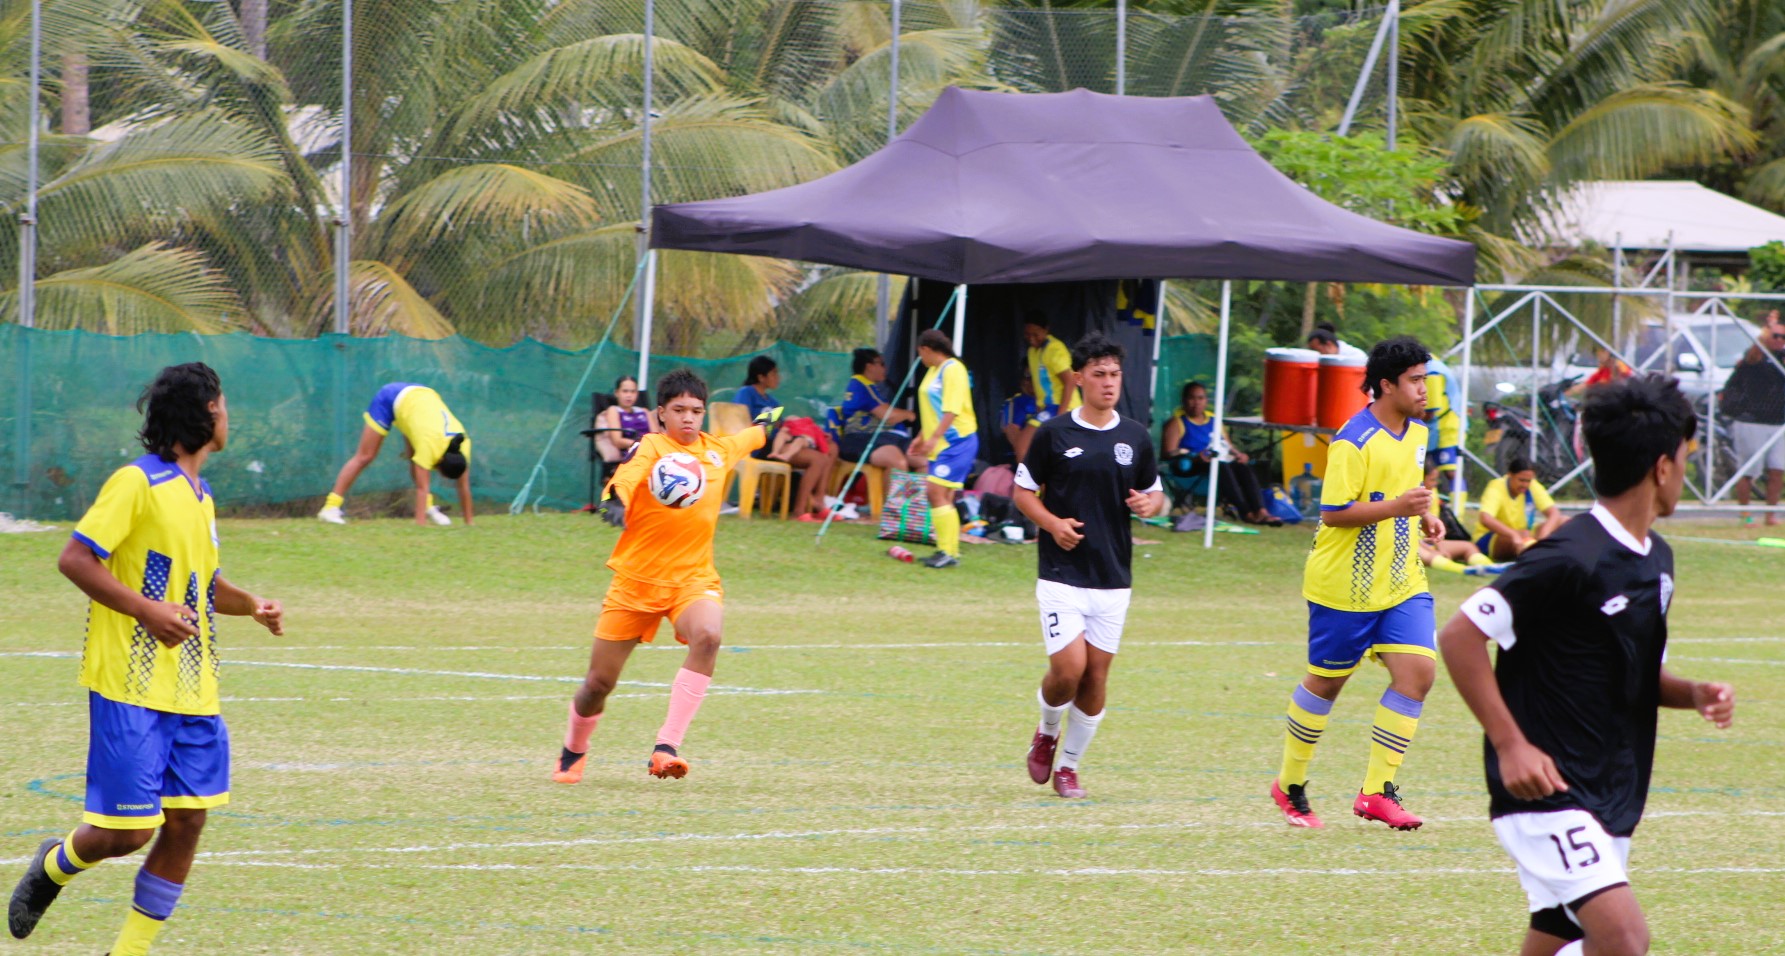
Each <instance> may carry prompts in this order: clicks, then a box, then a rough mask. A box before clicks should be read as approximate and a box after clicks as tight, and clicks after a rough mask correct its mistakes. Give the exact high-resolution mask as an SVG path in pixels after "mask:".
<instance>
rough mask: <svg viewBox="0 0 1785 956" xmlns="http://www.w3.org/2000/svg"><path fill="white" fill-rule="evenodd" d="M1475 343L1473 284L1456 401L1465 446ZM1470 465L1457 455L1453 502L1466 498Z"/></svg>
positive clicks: (1466, 298)
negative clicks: (1467, 473)
mask: <svg viewBox="0 0 1785 956" xmlns="http://www.w3.org/2000/svg"><path fill="white" fill-rule="evenodd" d="M1474 344H1475V288H1474V287H1473V286H1471V287H1470V288H1469V289H1468V291H1466V292H1465V293H1464V294H1463V380H1462V381H1460V382H1458V383H1457V400H1456V403H1455V405H1456V408H1458V409H1461V412H1460V414H1461V415H1462V416H1463V438H1464V441H1463V444H1464V445H1465V446H1466V445H1467V444H1468V436H1469V373H1470V370H1471V369H1472V368H1473V367H1474V358H1475V354H1474V352H1475V350H1474ZM1468 467H1469V463H1468V462H1467V461H1465V460H1464V459H1463V458H1462V456H1461V455H1459V456H1457V470H1456V473H1455V474H1453V475H1451V476H1450V500H1451V502H1452V503H1453V504H1454V503H1459V502H1462V501H1463V500H1464V499H1463V498H1462V494H1463V488H1464V487H1465V484H1466V483H1465V482H1464V481H1463V471H1464V470H1465V469H1467V468H1468ZM1467 510H1468V506H1467V504H1463V505H1462V506H1461V510H1459V511H1457V520H1458V521H1462V520H1463V512H1464V511H1467Z"/></svg>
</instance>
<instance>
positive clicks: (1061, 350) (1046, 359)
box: [1029, 335, 1077, 413]
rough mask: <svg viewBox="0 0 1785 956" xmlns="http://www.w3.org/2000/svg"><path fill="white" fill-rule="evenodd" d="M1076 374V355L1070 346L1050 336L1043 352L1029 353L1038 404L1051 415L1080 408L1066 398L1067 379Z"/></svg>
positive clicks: (1032, 351) (1033, 349) (1030, 371)
mask: <svg viewBox="0 0 1785 956" xmlns="http://www.w3.org/2000/svg"><path fill="white" fill-rule="evenodd" d="M1071 371H1072V353H1071V352H1069V351H1067V349H1066V343H1064V342H1061V341H1060V340H1059V339H1057V338H1054V337H1053V336H1051V335H1050V336H1048V337H1047V341H1046V342H1043V343H1042V344H1041V348H1038V349H1035V348H1032V349H1030V350H1029V379H1030V381H1031V382H1033V383H1034V385H1035V404H1037V405H1039V406H1041V410H1042V411H1045V412H1049V413H1057V412H1065V411H1070V410H1071V409H1072V408H1073V407H1076V404H1077V403H1075V402H1072V396H1071V395H1068V394H1066V393H1067V388H1066V385H1065V378H1066V375H1067V374H1068V373H1069V372H1071Z"/></svg>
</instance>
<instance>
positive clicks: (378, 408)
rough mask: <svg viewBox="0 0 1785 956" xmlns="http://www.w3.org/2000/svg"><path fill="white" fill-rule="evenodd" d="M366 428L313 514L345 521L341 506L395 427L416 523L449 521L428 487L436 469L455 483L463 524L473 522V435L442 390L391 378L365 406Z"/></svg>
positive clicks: (329, 520)
mask: <svg viewBox="0 0 1785 956" xmlns="http://www.w3.org/2000/svg"><path fill="white" fill-rule="evenodd" d="M365 420H366V427H365V428H364V429H362V430H361V431H360V437H359V450H358V451H356V452H354V454H353V457H352V458H349V459H347V464H345V465H342V466H341V473H340V474H339V475H337V476H336V477H335V487H334V489H333V490H332V491H330V492H329V494H328V499H327V500H326V501H324V502H323V505H322V510H321V511H318V512H317V513H316V517H318V518H320V519H322V520H323V521H326V522H328V523H329V524H346V523H347V518H346V517H345V516H344V515H343V514H342V513H341V506H342V504H344V503H345V502H346V500H347V492H348V491H350V490H352V488H353V482H354V480H355V479H357V478H359V475H360V472H362V471H365V470H366V466H368V465H370V464H372V460H373V459H375V458H377V457H378V449H380V448H382V447H383V446H384V437H385V436H386V435H389V434H390V433H391V430H392V429H396V430H397V431H398V432H401V433H402V435H403V440H404V444H405V447H404V449H403V457H404V458H407V459H408V460H409V477H410V479H411V480H412V481H414V482H415V523H416V524H421V525H425V524H427V523H428V522H429V521H432V522H434V523H435V524H438V525H449V524H452V519H451V518H449V517H447V515H446V512H445V511H443V510H441V508H440V507H439V505H437V504H435V503H434V496H433V494H432V493H430V492H429V490H428V473H429V472H434V471H438V472H439V473H440V477H442V478H445V479H446V480H448V481H452V482H457V484H458V493H459V507H460V509H462V510H463V511H464V513H465V523H466V524H470V523H471V474H470V469H471V436H470V435H468V434H466V433H465V426H464V425H463V424H461V423H460V422H459V419H458V417H457V416H455V415H454V414H453V413H452V410H451V409H449V408H447V407H446V403H445V402H444V401H442V400H441V399H440V393H439V392H436V391H434V390H433V389H431V388H429V387H427V386H426V385H415V384H413V383H410V382H392V383H390V384H389V385H386V386H384V387H383V388H381V389H379V390H378V394H377V395H375V396H373V397H372V404H371V405H369V406H367V408H366V414H365Z"/></svg>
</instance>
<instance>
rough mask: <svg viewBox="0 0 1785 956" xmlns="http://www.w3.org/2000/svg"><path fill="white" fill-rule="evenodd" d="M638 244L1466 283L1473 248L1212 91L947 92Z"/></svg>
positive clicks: (944, 262)
mask: <svg viewBox="0 0 1785 956" xmlns="http://www.w3.org/2000/svg"><path fill="white" fill-rule="evenodd" d="M651 241H652V245H654V246H656V247H657V248H662V249H691V250H701V251H706V252H732V253H743V254H747V255H759V256H774V257H777V258H783V259H799V260H804V261H808V262H821V263H829V264H832V265H840V266H849V267H853V268H858V269H867V270H871V271H876V272H891V273H898V274H905V275H913V276H918V277H920V278H924V279H934V280H940V281H943V282H948V283H968V284H982V283H1010V282H1040V281H1063V280H1083V279H1125V278H1160V279H1165V278H1172V279H1176V278H1192V279H1282V280H1290V281H1325V282H1389V283H1397V284H1406V285H1447V286H1463V285H1470V284H1473V282H1474V279H1475V247H1474V246H1473V245H1472V244H1470V243H1467V242H1459V241H1457V240H1454V239H1443V238H1439V237H1437V236H1429V235H1426V234H1424V233H1419V232H1414V231H1412V230H1409V229H1402V228H1399V227H1396V226H1390V225H1387V224H1385V223H1381V222H1377V221H1375V220H1373V219H1369V218H1366V217H1364V216H1360V215H1357V214H1355V213H1352V212H1349V211H1347V210H1345V209H1341V208H1340V207H1338V206H1335V205H1333V204H1331V203H1329V202H1326V201H1325V200H1323V199H1321V198H1319V197H1318V196H1315V195H1314V194H1313V193H1311V192H1309V191H1308V190H1306V189H1304V188H1302V187H1301V186H1300V185H1297V184H1296V183H1295V182H1294V181H1292V180H1290V179H1289V178H1288V177H1286V176H1284V175H1283V174H1281V173H1279V172H1277V171H1276V169H1274V168H1273V167H1272V166H1271V165H1270V163H1268V162H1266V161H1265V159H1264V158H1263V157H1262V156H1260V155H1258V153H1257V152H1255V151H1254V150H1253V149H1252V148H1251V146H1249V145H1247V143H1246V142H1245V140H1243V139H1241V138H1240V135H1239V134H1238V133H1237V132H1235V131H1234V128H1233V126H1232V125H1231V124H1229V123H1228V122H1227V118H1226V117H1224V116H1222V115H1221V110H1220V108H1219V107H1217V106H1216V104H1215V101H1214V100H1213V99H1212V98H1211V97H1207V96H1197V97H1176V98H1157V97H1139V96H1129V97H1118V96H1109V95H1106V94H1102V93H1092V92H1090V91H1087V90H1074V91H1072V92H1070V93H1046V94H1022V93H988V92H980V91H973V90H963V89H959V88H953V87H951V88H949V89H948V90H946V91H944V92H943V94H942V95H941V96H940V97H939V98H938V99H937V100H936V103H935V105H934V106H932V107H931V108H930V109H929V111H928V112H926V113H925V114H924V115H923V116H922V117H920V118H919V119H918V120H917V122H915V123H913V124H912V125H911V128H910V129H907V130H906V131H905V132H904V133H902V134H900V135H899V136H898V137H897V138H896V139H894V140H893V141H892V142H891V143H889V144H887V146H886V147H885V148H883V149H881V150H879V151H878V152H876V153H874V154H873V155H872V156H869V157H867V158H866V159H863V160H862V161H861V162H859V163H856V164H854V165H853V166H850V167H848V168H846V169H842V170H839V171H837V172H835V173H832V174H831V175H829V176H825V177H823V178H821V179H816V180H813V181H811V182H807V183H801V184H800V185H797V186H789V187H787V188H784V189H776V190H771V191H769V192H765V193H757V194H754V195H749V196H739V197H736V198H732V199H713V200H707V201H703V202H688V203H677V204H674V205H667V206H658V207H656V209H655V210H654V211H653V218H652V237H651Z"/></svg>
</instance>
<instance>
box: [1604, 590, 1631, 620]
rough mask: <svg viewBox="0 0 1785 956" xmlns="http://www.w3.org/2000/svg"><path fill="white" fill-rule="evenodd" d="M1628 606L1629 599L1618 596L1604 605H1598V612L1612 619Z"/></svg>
mask: <svg viewBox="0 0 1785 956" xmlns="http://www.w3.org/2000/svg"><path fill="white" fill-rule="evenodd" d="M1629 606H1630V599H1629V598H1627V597H1625V596H1624V595H1622V594H1620V595H1618V596H1617V597H1615V598H1612V599H1611V600H1609V601H1607V602H1605V603H1604V604H1601V605H1599V610H1600V611H1602V612H1604V614H1605V616H1606V617H1612V616H1614V615H1616V614H1619V613H1621V612H1622V611H1623V610H1624V609H1625V608H1627V607H1629Z"/></svg>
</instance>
